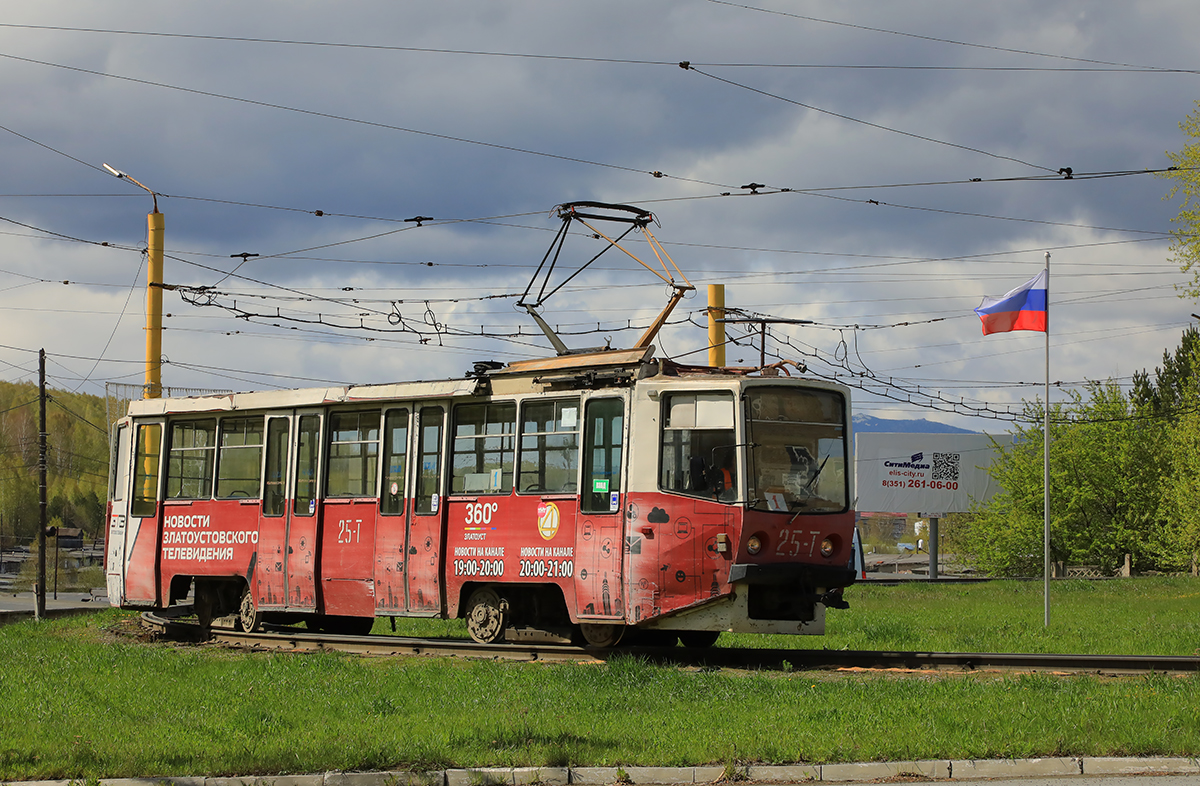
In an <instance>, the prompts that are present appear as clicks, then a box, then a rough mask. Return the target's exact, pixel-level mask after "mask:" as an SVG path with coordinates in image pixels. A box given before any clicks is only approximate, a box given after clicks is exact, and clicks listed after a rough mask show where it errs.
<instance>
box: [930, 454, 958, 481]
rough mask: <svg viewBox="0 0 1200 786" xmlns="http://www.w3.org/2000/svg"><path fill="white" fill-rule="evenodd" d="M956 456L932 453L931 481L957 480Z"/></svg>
mask: <svg viewBox="0 0 1200 786" xmlns="http://www.w3.org/2000/svg"><path fill="white" fill-rule="evenodd" d="M958 456H959V454H957V453H934V454H933V479H934V480H958Z"/></svg>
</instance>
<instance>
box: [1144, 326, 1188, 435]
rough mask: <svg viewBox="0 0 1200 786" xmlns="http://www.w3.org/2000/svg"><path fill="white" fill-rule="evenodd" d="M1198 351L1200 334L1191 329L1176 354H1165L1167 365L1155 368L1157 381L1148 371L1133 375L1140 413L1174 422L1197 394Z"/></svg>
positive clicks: (1185, 333) (1180, 341)
mask: <svg viewBox="0 0 1200 786" xmlns="http://www.w3.org/2000/svg"><path fill="white" fill-rule="evenodd" d="M1197 350H1200V331H1198V330H1196V328H1194V327H1189V328H1188V329H1187V330H1185V331H1184V332H1183V336H1182V337H1180V339H1179V346H1177V347H1176V348H1175V352H1174V354H1172V353H1170V352H1167V351H1166V350H1164V351H1163V364H1162V365H1161V366H1159V367H1158V368H1156V369H1154V379H1153V380H1151V379H1150V375H1149V374H1148V373H1147V372H1146V371H1144V370H1143V371H1138V372H1135V373H1134V375H1133V394H1132V395H1133V400H1134V402H1135V403H1136V404H1137V405H1138V408H1139V410H1141V411H1143V412H1147V413H1149V414H1153V415H1158V416H1161V417H1165V418H1167V419H1168V420H1174V419H1175V418H1176V416H1177V414H1178V412H1179V410H1180V409H1181V408H1182V407H1183V406H1184V399H1185V398H1187V397H1188V396H1189V395H1194V394H1195V392H1196V373H1197V371H1198V370H1200V366H1198V365H1197V363H1198V361H1200V358H1197Z"/></svg>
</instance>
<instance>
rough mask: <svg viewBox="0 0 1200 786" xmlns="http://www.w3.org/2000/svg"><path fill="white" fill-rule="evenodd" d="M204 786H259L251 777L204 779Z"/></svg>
mask: <svg viewBox="0 0 1200 786" xmlns="http://www.w3.org/2000/svg"><path fill="white" fill-rule="evenodd" d="M204 786H259V784H258V779H257V778H255V777H254V776H253V775H249V776H246V777H244V778H205V779H204Z"/></svg>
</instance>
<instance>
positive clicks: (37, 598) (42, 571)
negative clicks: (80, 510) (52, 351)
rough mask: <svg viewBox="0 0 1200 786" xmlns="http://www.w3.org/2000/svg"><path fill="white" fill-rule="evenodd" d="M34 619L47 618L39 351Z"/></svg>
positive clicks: (41, 362)
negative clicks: (36, 541) (36, 554)
mask: <svg viewBox="0 0 1200 786" xmlns="http://www.w3.org/2000/svg"><path fill="white" fill-rule="evenodd" d="M33 594H34V617H36V618H37V619H39V620H42V619H45V618H46V350H45V349H39V350H38V573H37V586H36V587H34V590H33Z"/></svg>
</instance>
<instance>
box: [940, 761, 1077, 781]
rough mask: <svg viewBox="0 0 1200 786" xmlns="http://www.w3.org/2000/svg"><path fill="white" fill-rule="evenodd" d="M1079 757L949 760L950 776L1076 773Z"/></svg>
mask: <svg viewBox="0 0 1200 786" xmlns="http://www.w3.org/2000/svg"><path fill="white" fill-rule="evenodd" d="M1079 761H1080V760H1079V759H983V760H955V761H952V762H950V777H952V778H954V779H956V780H962V779H963V778H1028V777H1037V776H1047V775H1078V774H1079Z"/></svg>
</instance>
